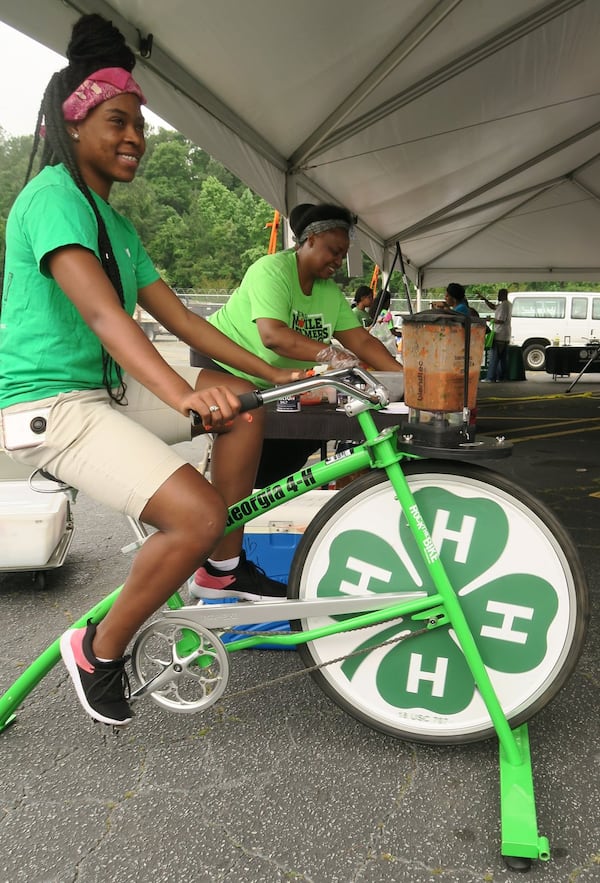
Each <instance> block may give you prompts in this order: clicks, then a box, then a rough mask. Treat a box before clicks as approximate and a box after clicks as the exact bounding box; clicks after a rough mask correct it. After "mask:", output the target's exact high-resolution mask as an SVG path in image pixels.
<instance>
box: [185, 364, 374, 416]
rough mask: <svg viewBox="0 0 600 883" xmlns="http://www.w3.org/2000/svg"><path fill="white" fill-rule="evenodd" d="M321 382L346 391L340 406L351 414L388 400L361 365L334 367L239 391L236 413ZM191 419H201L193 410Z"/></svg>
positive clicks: (322, 385)
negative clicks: (362, 385)
mask: <svg viewBox="0 0 600 883" xmlns="http://www.w3.org/2000/svg"><path fill="white" fill-rule="evenodd" d="M350 375H353V377H354V380H355V382H360V383H362V384H364V385H365V387H366V388H365V389H358V388H357V387H356V386H355V385H354V384H353V383H351V382H349V381H348V378H349V377H350ZM325 386H333V387H334V388H335V389H337V390H339V392H343V393H346V395H348V396H350V397H351V400H350V401H348V402H347V404H346V405H345V406H344V410H345V411H346V413H347V414H348V416H349V417H353V416H355V415H356V414H358V413H359V412H361V411H366V410H368V409H369V408H372V407H373V406H374V405H376V406H379V407H382V408H383V407H385V406H386V405H387V404H389V400H390V399H389V393H388V391H387V389H386V388H385V386H383V385H382V384H381V383H379V381H378V380H377V378H376V377H373V375H372V374H370V373H369V372H368V371H366V370H365V369H364V368H358V367H356V368H336V369H335V370H333V371H327V372H325V373H323V374H318V375H315V376H313V377H306V378H303V379H302V380H293V381H291V382H290V383H284V384H282V385H281V386H273V387H269V388H268V389H255V390H253V391H252V392H244V393H241V394H240V395H239V396H238V398H239V400H240V402H241V408H240V413H241V412H242V411H252V410H254V409H255V408H260V407H261V406H262V405H268V404H269V403H270V402H276V401H279V399H283V398H287V397H288V396H294V395H300V394H301V393H303V392H309V391H310V390H313V389H319V388H322V387H325ZM190 416H191V418H192V423H193V424H194V425H195V426H198V425H200V424H201V423H202V420H201V418H200V415H199V414H197V413H196V412H195V411H192V412H190Z"/></svg>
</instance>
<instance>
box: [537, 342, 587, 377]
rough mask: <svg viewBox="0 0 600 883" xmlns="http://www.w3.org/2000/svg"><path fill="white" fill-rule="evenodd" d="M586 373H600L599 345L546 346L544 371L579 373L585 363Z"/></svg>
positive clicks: (551, 372)
mask: <svg viewBox="0 0 600 883" xmlns="http://www.w3.org/2000/svg"><path fill="white" fill-rule="evenodd" d="M592 356H593V357H594V360H593V362H592V363H591V364H590V365H589V366H588V367H587V368H586V369H585V373H586V374H598V373H600V346H547V347H546V373H547V374H554V375H567V374H571V373H573V374H579V372H580V371H581V370H583V368H584V367H585V365H586V363H587V362H588V361H589V360H590V359H591V358H592Z"/></svg>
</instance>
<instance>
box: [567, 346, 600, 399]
mask: <svg viewBox="0 0 600 883" xmlns="http://www.w3.org/2000/svg"><path fill="white" fill-rule="evenodd" d="M588 348H589V347H586V349H588ZM593 350H594V352H593V353H592V355H591V356H590V357H589V359H588V360H587V362H586V363H585V365H584V366H583V368H582V369H581V371H580V372H579V374H578V375H577V377H576V378H575V380H574V381H573V383H572V384H571V385H570V386H569V388H568V389H567V390H566V392H571V390H572V389H573V387H574V386H575V384H576V383H577V381H578V380H581V378H582V377H583V375H584V374H585V372H586V371H587V369H588V368H589V367H590V365H591V364H592V362H594V361H595V360H596V359H597V358H598V356H599V355H600V344H594V346H593Z"/></svg>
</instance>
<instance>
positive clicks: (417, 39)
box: [290, 0, 463, 167]
mask: <svg viewBox="0 0 600 883" xmlns="http://www.w3.org/2000/svg"><path fill="white" fill-rule="evenodd" d="M462 2H463V0H439V2H438V3H437V4H436V6H435V7H434V9H432V10H430V11H429V12H428V13H427V15H426V16H424V17H423V18H422V19H421V21H420V22H419V23H418V24H417V25H416V26H415V27H414V28H413V29H412V31H411V32H410V33H409V34H407V36H406V37H404V38H403V39H402V40H401V41H400V42H399V43H398V44H397V45H396V46H395V47H394V49H393V50H392V51H391V52H390V53H388V55H387V56H386V57H385V58H384V59H383V61H381V62H380V63H379V64H378V65H376V66H375V67H374V68H373V69H372V70H371V72H370V73H369V74H368V75H367V76H366V77H365V78H364V79H363V80H362V82H361V83H360V84H359V85H358V86H357V87H356V88H355V89H353V91H352V92H350V94H349V95H347V96H346V98H344V100H343V101H342V102H341V103H340V104H339V105H338V106H337V107H336V108H335V109H334V110H332V111H331V112H330V113H328V114H327V116H326V118H325V119H324V120H323V122H322V123H321V124H320V125H319V126H317V128H316V129H314V131H313V132H312V133H311V134H310V135H309V137H308V138H306V139H305V140H304V141H303V143H302V144H301V145H300V146H299V147H298V148H297V149H296V150H295V151H294V153H293V154H292V155H291V156H290V165H291V166H292V167H297V166H300V165H301V164H302V163H303V162H304V160H305V158H307V157H309V156H310V155H311V154H312V153H314V151H315V150H316V149H317V148H318V147H319V145H320V144H321V142H323V141H324V140H325V139H326V138H327V137H328V135H329V133H330V132H333V131H335V129H336V127H337V126H338V125H339V124H340V123H341V122H342V121H343V120H344V119H345V118H346V117H347V116H348V114H350V113H352V111H353V110H354V108H355V107H358V105H359V104H360V103H361V102H362V101H364V99H365V98H367V96H368V95H370V94H371V92H373V90H374V89H376V88H377V86H379V85H380V83H382V82H383V81H384V80H385V79H386V77H387V76H388V75H389V74H390V73H391V72H392V71H393V70H395V69H396V68H397V67H398V66H399V65H400V64H401V63H402V62H403V61H404V60H405V59H406V58H408V56H409V55H411V54H412V53H413V52H414V51H415V50H416V49H417V48H418V47H419V46H420V44H421V43H422V42H423V40H424V39H425V38H426V37H428V36H429V34H430V33H431V32H432V31H433V30H435V28H437V27H438V25H439V24H440V23H441V22H442V21H443V20H444V19H445V18H446V16H448V15H449V14H450V13H451V12H452V10H453V9H454V7H455V6H458V5H459V4H460V3H462Z"/></svg>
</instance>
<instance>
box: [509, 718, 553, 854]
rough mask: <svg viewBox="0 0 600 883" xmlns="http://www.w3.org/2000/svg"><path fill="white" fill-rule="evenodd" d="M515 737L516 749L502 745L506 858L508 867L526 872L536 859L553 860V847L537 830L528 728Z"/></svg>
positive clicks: (522, 728) (516, 732) (524, 728)
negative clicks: (551, 848) (515, 750)
mask: <svg viewBox="0 0 600 883" xmlns="http://www.w3.org/2000/svg"><path fill="white" fill-rule="evenodd" d="M512 735H513V737H514V743H513V745H510V743H507V744H503V741H501V742H500V744H499V750H500V755H499V756H500V818H501V827H502V855H503V857H504V860H505V862H506V864H507V865H508V867H510V868H512V869H513V870H517V871H526V870H528V869H529V867H530V865H531V861H532V859H541V860H542V861H548V860H549V859H550V844H549V843H548V838H547V837H540V835H539V833H538V828H537V817H536V809H535V794H534V790H533V774H532V770H531V753H530V749H529V732H528V729H527V724H522V725H521V726H520V727H517V728H516V729H514V730H512ZM514 747H516V748H517V749H518V755H519V757H516V756H515V754H514V751H513V750H512V749H513V748H514Z"/></svg>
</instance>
